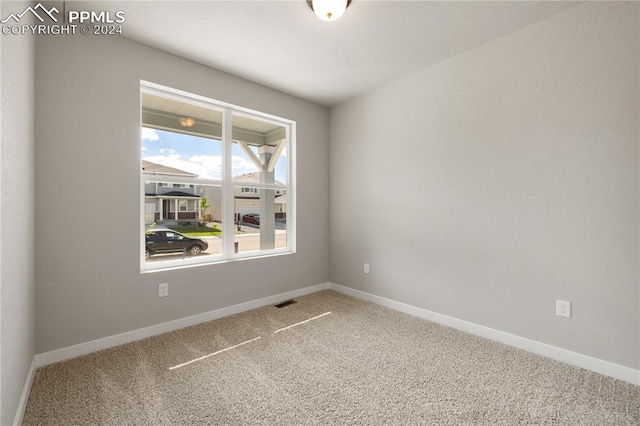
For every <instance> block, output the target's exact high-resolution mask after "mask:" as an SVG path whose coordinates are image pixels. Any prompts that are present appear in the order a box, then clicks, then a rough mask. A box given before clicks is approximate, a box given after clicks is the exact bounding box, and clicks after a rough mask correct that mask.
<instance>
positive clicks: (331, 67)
mask: <svg viewBox="0 0 640 426" xmlns="http://www.w3.org/2000/svg"><path fill="white" fill-rule="evenodd" d="M90 3H93V4H95V5H96V7H97V8H100V9H102V10H118V9H120V10H124V11H125V13H126V22H125V24H124V25H123V29H124V32H125V35H126V37H128V38H131V39H133V40H137V41H140V42H142V43H145V44H148V45H150V46H154V47H157V48H160V49H163V50H165V51H168V52H171V53H174V54H176V55H179V56H182V57H185V58H188V59H191V60H194V61H197V62H200V63H202V64H205V65H209V66H211V67H214V68H217V69H219V70H222V71H226V72H229V73H232V74H235V75H237V76H240V77H243V78H245V79H248V80H252V81H255V82H257V83H261V84H263V85H265V86H269V87H272V88H275V89H278V90H281V91H283V92H287V93H290V94H293V95H295V96H298V97H301V98H304V99H308V100H311V101H314V102H317V103H319V104H323V105H327V106H331V105H334V104H336V103H339V102H341V101H344V100H346V99H349V98H351V97H353V96H356V95H359V94H361V93H364V92H366V91H368V90H371V89H373V88H375V87H377V86H379V85H381V84H384V83H386V82H389V81H392V80H395V79H397V78H400V77H402V76H405V75H408V74H411V73H413V72H415V71H418V70H420V69H424V68H426V67H429V66H431V65H434V64H436V63H438V62H440V61H442V60H444V59H447V58H450V57H452V56H455V55H457V54H459V53H461V52H464V51H466V50H469V49H472V48H474V47H476V46H479V45H481V44H483V43H486V42H488V41H490V40H493V39H495V38H498V37H500V36H502V35H505V34H508V33H511V32H514V31H517V30H518V29H520V28H523V27H525V26H527V25H530V24H532V23H534V22H537V21H540V20H542V19H545V18H547V17H549V16H551V15H553V14H555V13H558V12H561V11H563V10H565V9H568V8H570V7H573V6H576V5H577V4H579V2H556V1H534V2H529V1H487V2H485V1H464V2H463V1H459V2H458V1H455V2H454V1H451V2H446V1H445V2H435V1H394V0H387V1H371V0H353V1H352V3H351V6H350V7H349V8H348V9H347V11H346V13H345V15H344V16H343V17H342V18H341V19H339V20H338V21H335V22H324V21H321V20H320V19H318V18H316V17H315V15H314V14H313V13H312V12H311V10H310V9H309V7H308V6H307V4H306V2H305V1H304V0H296V1H269V0H262V1H237V0H236V1H143V2H90ZM116 8H117V9H116Z"/></svg>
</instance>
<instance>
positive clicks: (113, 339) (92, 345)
mask: <svg viewBox="0 0 640 426" xmlns="http://www.w3.org/2000/svg"><path fill="white" fill-rule="evenodd" d="M328 288H330V284H329V283H323V284H317V285H313V286H310V287H305V288H301V289H298V290H292V291H288V292H285V293H280V294H276V295H274V296H268V297H264V298H262V299H256V300H251V301H249V302H244V303H239V304H237V305H233V306H228V307H225V308H220V309H215V310H213V311H209V312H205V313H202V314H198V315H193V316H190V317H186V318H181V319H177V320H174V321H168V322H164V323H161V324H156V325H152V326H149V327H145V328H141V329H138V330H133V331H128V332H126V333H122V334H117V335H115V336H109V337H104V338H102V339H97V340H92V341H89V342H86V343H80V344H77V345H74V346H69V347H66V348H62V349H57V350H54V351H50V352H44V353H41V354H37V355H36V356H35V357H34V362H35V366H36V368H39V367H42V366H45V365H49V364H53V363H55V362H60V361H65V360H67V359H71V358H75V357H78V356H81V355H86V354H89V353H92V352H97V351H101V350H103V349H108V348H112V347H115V346H120V345H124V344H126V343H131V342H135V341H137V340H141V339H146V338H147V337H152V336H157V335H159V334H163V333H168V332H170V331H175V330H179V329H181V328H185V327H189V326H192V325H196V324H201V323H203V322H207V321H212V320H215V319H218V318H222V317H226V316H229V315H234V314H239V313H241V312H245V311H248V310H251V309H256V308H260V307H262V306H267V305H272V304H274V303H278V302H282V301H284V300H287V299H291V298H294V297H300V296H304V295H306V294H311V293H315V292H317V291H321V290H327V289H328Z"/></svg>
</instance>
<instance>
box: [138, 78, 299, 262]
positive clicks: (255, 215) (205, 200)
mask: <svg viewBox="0 0 640 426" xmlns="http://www.w3.org/2000/svg"><path fill="white" fill-rule="evenodd" d="M141 101H142V103H141V119H142V120H141V149H142V155H141V158H142V164H141V166H142V167H141V170H142V173H141V187H142V190H141V211H142V216H143V220H142V225H141V229H142V232H141V234H142V237H141V244H140V246H141V250H140V253H141V254H140V256H141V270H142V271H153V270H159V269H169V268H175V267H181V266H186V265H194V264H210V263H215V262H220V261H226V260H231V259H236V258H238V259H239V258H247V257H259V256H265V255H273V254H282V253H291V252H294V251H295V238H294V233H295V228H294V226H293V225H294V215H295V203H294V198H295V194H294V193H293V191H292V185H293V180H294V173H293V165H294V157H293V155H294V148H295V146H294V141H295V123H294V122H292V121H290V120H286V119H282V118H278V117H273V116H269V115H266V114H264V113H260V112H256V111H250V110H247V109H245V108H241V107H236V106H233V105H229V104H225V103H221V102H218V101H215V100H212V99H207V98H204V97H201V96H198V95H192V94H189V93H185V92H181V91H177V90H173V89H170V88H166V87H162V86H159V85H156V84H152V83H145V82H142V83H141ZM153 185H157V186H158V187H173V188H192V189H194V191H189V192H193V193H194V196H196V197H197V198H196V199H194V200H182V199H176V198H175V195H176V194H172V193H171V192H167V193H166V194H162V193H158V194H156V193H155V192H154V191H153V190H152V189H153ZM242 193H250V194H252V197H251V198H248V197H242V196H240V194H242ZM172 195H173V196H174V198H171V196H172ZM194 221H196V222H200V225H201V226H200V228H201V229H197V231H198V233H197V234H195V233H194V229H193V226H194V225H193V222H194ZM187 224H188V225H189V227H187V226H186V225H187ZM162 229H165V230H166V229H169V231H166V232H164V233H165V234H172V235H180V234H184V237H183V238H181V239H180V241H179V242H180V244H177V242H173V243H170V242H168V241H169V240H171V239H170V238H168V237H167V236H165V237H164V239H162V238H161V239H157V238H156V237H153V234H156V235H157V234H160V232H159V231H160V230H162ZM150 236H152V237H153V238H150ZM154 238H155V239H154ZM194 245H197V246H199V249H200V251H201V252H202V254H201V255H194V256H184V253H185V250H186V252H187V253H196V252H198V250H191V248H192V247H193V246H194ZM183 246H184V247H183Z"/></svg>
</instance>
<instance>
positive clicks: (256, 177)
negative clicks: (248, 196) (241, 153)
mask: <svg viewBox="0 0 640 426" xmlns="http://www.w3.org/2000/svg"><path fill="white" fill-rule="evenodd" d="M233 181H234V182H247V183H260V172H253V173H245V174H243V175H238V176H234V177H233ZM274 183H277V184H279V185H284V183H282V182H280V181H279V180H277V179H276V180H275V182H274Z"/></svg>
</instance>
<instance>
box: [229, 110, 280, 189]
mask: <svg viewBox="0 0 640 426" xmlns="http://www.w3.org/2000/svg"><path fill="white" fill-rule="evenodd" d="M232 123H233V131H232V136H231V137H232V139H233V149H232V151H233V152H232V155H233V160H232V176H233V177H234V181H243V182H267V183H280V184H287V180H288V177H287V160H286V155H287V146H286V129H285V128H284V127H283V126H281V125H277V124H273V123H270V122H268V121H265V120H259V119H256V118H253V117H247V116H244V115H240V114H234V115H233V118H232ZM263 166H266V167H263ZM263 168H264V169H266V170H265V171H264V172H261V171H260V170H262V169H263Z"/></svg>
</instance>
